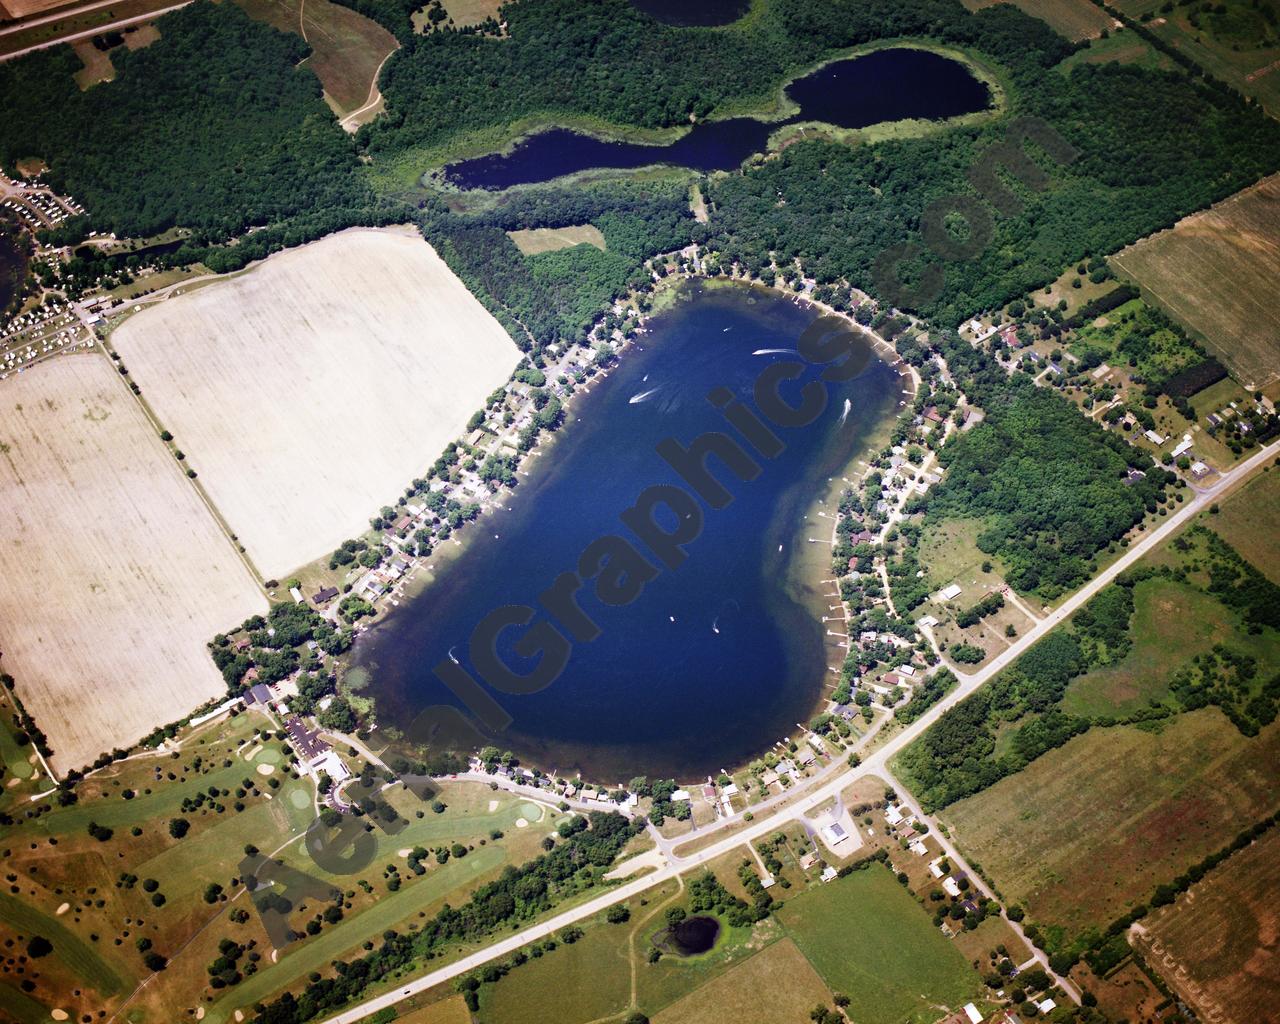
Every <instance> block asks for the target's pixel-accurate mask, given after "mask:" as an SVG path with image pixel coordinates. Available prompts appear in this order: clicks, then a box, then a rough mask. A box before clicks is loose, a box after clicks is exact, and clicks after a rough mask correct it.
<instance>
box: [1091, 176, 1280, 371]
mask: <svg viewBox="0 0 1280 1024" xmlns="http://www.w3.org/2000/svg"><path fill="white" fill-rule="evenodd" d="M1111 260H1112V262H1113V263H1114V264H1115V266H1116V267H1118V268H1119V270H1120V271H1122V272H1123V273H1124V274H1125V275H1127V276H1129V277H1131V278H1133V279H1134V280H1135V281H1137V283H1138V284H1139V285H1140V286H1141V287H1142V291H1143V296H1144V298H1150V299H1153V300H1155V301H1156V303H1157V304H1159V305H1161V306H1163V307H1164V308H1165V309H1166V310H1168V311H1169V312H1170V313H1171V314H1172V315H1173V316H1174V317H1176V318H1177V319H1179V320H1181V321H1182V322H1183V323H1184V324H1186V325H1187V326H1188V327H1189V328H1191V329H1192V330H1193V331H1194V332H1195V333H1197V334H1199V335H1200V336H1202V337H1203V338H1204V339H1205V341H1206V342H1207V343H1208V344H1209V345H1210V347H1211V348H1213V350H1214V351H1215V352H1216V353H1217V354H1218V355H1219V356H1220V357H1221V358H1222V361H1223V362H1224V363H1226V365H1227V367H1228V368H1229V369H1230V370H1231V371H1232V375H1233V376H1234V377H1236V378H1238V379H1239V380H1240V381H1241V382H1242V383H1244V384H1246V385H1249V386H1252V387H1260V386H1262V385H1265V384H1267V383H1268V382H1270V381H1273V380H1275V379H1277V377H1280V306H1277V305H1276V303H1275V301H1274V296H1275V282H1276V281H1277V280H1280V175H1272V176H1271V177H1270V178H1264V179H1263V180H1262V181H1260V182H1259V183H1258V184H1257V185H1254V186H1252V187H1251V188H1247V189H1245V190H1244V191H1243V192H1238V193H1236V195H1234V196H1232V197H1231V198H1229V199H1226V200H1223V202H1221V203H1219V204H1218V205H1217V206H1215V207H1213V208H1212V209H1209V210H1205V211H1204V212H1202V213H1197V214H1193V215H1192V216H1190V217H1186V218H1184V219H1183V220H1182V221H1180V222H1179V223H1178V224H1176V225H1175V226H1174V227H1172V228H1169V229H1168V230H1167V231H1161V232H1160V233H1159V234H1156V235H1152V236H1150V237H1149V238H1144V239H1143V240H1142V241H1140V242H1138V243H1136V244H1135V245H1131V246H1129V247H1128V248H1127V249H1124V250H1123V251H1121V252H1120V253H1118V254H1117V255H1115V256H1113V257H1111Z"/></svg>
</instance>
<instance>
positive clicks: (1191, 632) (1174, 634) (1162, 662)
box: [1062, 579, 1243, 717]
mask: <svg viewBox="0 0 1280 1024" xmlns="http://www.w3.org/2000/svg"><path fill="white" fill-rule="evenodd" d="M1133 599H1134V610H1133V621H1132V623H1131V624H1130V627H1129V633H1130V635H1131V636H1132V637H1133V647H1132V649H1131V650H1130V651H1129V652H1128V653H1127V654H1126V655H1125V656H1124V657H1123V658H1121V659H1120V660H1119V661H1117V662H1115V663H1114V664H1111V665H1105V666H1103V667H1101V668H1095V669H1092V670H1091V671H1089V672H1086V673H1085V674H1084V675H1082V676H1078V677H1077V678H1075V679H1073V680H1071V682H1070V683H1069V684H1068V685H1067V692H1066V696H1065V697H1064V698H1063V701H1062V706H1063V709H1064V710H1066V711H1067V712H1069V713H1070V714H1073V715H1085V716H1088V717H1097V716H1102V715H1129V714H1132V713H1134V712H1135V711H1138V710H1140V709H1142V708H1144V707H1146V706H1147V705H1148V703H1149V702H1152V701H1163V700H1165V699H1166V698H1167V697H1168V696H1169V679H1170V677H1171V676H1172V675H1173V674H1174V673H1175V672H1177V671H1178V669H1180V668H1182V667H1183V666H1185V665H1187V664H1188V663H1189V662H1190V661H1191V659H1192V658H1194V657H1196V656H1197V655H1200V654H1204V653H1206V652H1208V651H1210V650H1212V649H1213V647H1214V645H1215V644H1220V643H1225V642H1227V641H1230V640H1233V639H1235V638H1236V632H1237V629H1238V628H1239V622H1238V617H1237V616H1236V615H1235V614H1234V613H1232V612H1231V611H1230V610H1229V609H1228V608H1226V607H1225V606H1224V605H1222V604H1221V602H1219V601H1218V600H1217V599H1216V598H1214V597H1211V596H1210V595H1208V594H1205V593H1203V592H1202V591H1200V590H1197V589H1196V588H1195V587H1192V586H1190V585H1188V584H1186V583H1178V582H1175V581H1173V580H1162V579H1153V580H1146V581H1144V582H1143V583H1141V584H1139V585H1138V586H1137V587H1135V588H1134V594H1133ZM1241 639H1243V633H1242V634H1241Z"/></svg>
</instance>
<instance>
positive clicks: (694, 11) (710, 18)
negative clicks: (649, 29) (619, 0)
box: [631, 0, 751, 27]
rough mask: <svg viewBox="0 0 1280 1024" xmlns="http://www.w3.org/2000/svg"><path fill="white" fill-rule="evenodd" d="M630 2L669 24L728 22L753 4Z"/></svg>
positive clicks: (736, 0)
mask: <svg viewBox="0 0 1280 1024" xmlns="http://www.w3.org/2000/svg"><path fill="white" fill-rule="evenodd" d="M631 6H632V7H634V8H635V9H636V10H637V11H643V12H644V13H645V14H647V15H649V17H651V18H654V19H656V20H658V21H661V22H664V23H665V24H667V25H683V26H687V27H698V26H708V25H728V24H730V23H732V22H735V21H737V20H738V19H739V18H741V17H742V16H743V15H744V14H746V13H747V9H748V8H749V7H750V6H751V0H631Z"/></svg>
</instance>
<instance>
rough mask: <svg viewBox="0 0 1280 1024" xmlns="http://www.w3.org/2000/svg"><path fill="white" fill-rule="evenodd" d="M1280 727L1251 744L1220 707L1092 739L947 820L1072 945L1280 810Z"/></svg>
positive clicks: (1004, 884) (972, 853) (1011, 892)
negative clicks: (1278, 773) (1278, 772)
mask: <svg viewBox="0 0 1280 1024" xmlns="http://www.w3.org/2000/svg"><path fill="white" fill-rule="evenodd" d="M1277 763H1280V724H1277V725H1271V726H1268V727H1266V728H1265V729H1263V730H1262V732H1261V733H1260V734H1259V735H1258V736H1256V737H1254V738H1252V739H1247V738H1246V737H1244V736H1242V735H1241V734H1240V732H1239V731H1238V730H1237V729H1236V728H1235V726H1233V725H1232V724H1231V723H1230V722H1229V721H1228V720H1227V719H1226V717H1225V716H1224V715H1222V713H1221V712H1219V711H1218V710H1217V709H1216V708H1205V709H1203V710H1200V711H1193V712H1190V713H1187V714H1182V715H1178V716H1176V717H1175V718H1173V719H1170V720H1169V721H1168V722H1167V723H1165V725H1164V728H1163V730H1162V731H1160V732H1159V733H1155V732H1147V731H1144V730H1143V729H1139V728H1137V727H1135V726H1119V727H1115V728H1110V729H1103V728H1094V729H1090V730H1089V731H1088V732H1087V733H1085V734H1084V735H1083V736H1078V737H1076V738H1075V739H1073V740H1070V741H1069V742H1068V743H1066V744H1065V745H1064V746H1062V747H1059V748H1058V749H1056V750H1052V751H1050V752H1049V753H1047V754H1045V755H1044V756H1043V757H1040V758H1037V759H1036V760H1035V761H1033V762H1032V763H1031V764H1030V765H1028V766H1027V767H1026V768H1024V769H1022V771H1020V772H1017V773H1016V774H1014V775H1011V776H1009V777H1007V778H1005V779H1002V780H1001V781H999V782H997V783H996V784H995V785H994V786H992V787H990V788H989V789H986V790H984V791H983V792H981V793H979V794H977V795H976V796H972V797H969V798H968V799H966V800H962V801H960V802H959V803H957V804H955V805H953V806H952V807H950V808H948V809H947V810H946V811H945V812H943V814H942V815H941V817H942V818H943V819H944V820H945V822H946V823H947V824H948V825H949V826H950V827H951V834H952V837H953V839H954V840H955V841H956V843H957V844H958V845H959V847H960V849H961V851H962V852H963V853H964V854H965V855H966V856H967V857H969V858H970V859H971V860H973V861H974V862H975V863H977V864H980V865H981V866H982V868H983V870H984V871H985V872H986V873H987V875H988V876H989V877H990V878H991V879H992V880H993V881H994V882H995V884H996V886H997V887H999V889H1000V891H1001V892H1002V894H1003V895H1004V896H1005V898H1007V899H1008V900H1010V901H1012V902H1015V903H1022V904H1024V905H1025V906H1026V908H1027V916H1028V917H1029V918H1030V919H1031V920H1033V921H1035V922H1036V924H1038V925H1039V926H1040V927H1041V930H1042V931H1050V932H1051V940H1052V932H1053V931H1056V930H1057V929H1062V930H1063V931H1062V932H1059V933H1058V934H1061V935H1065V936H1066V937H1067V938H1068V939H1069V938H1070V937H1072V936H1074V935H1078V934H1079V933H1080V932H1081V931H1083V930H1084V929H1085V928H1088V927H1090V926H1095V927H1105V926H1106V925H1108V924H1109V923H1110V922H1111V921H1113V920H1114V919H1115V918H1116V917H1118V916H1120V914H1122V913H1124V912H1125V911H1126V910H1127V909H1128V908H1130V907H1132V906H1134V905H1135V904H1137V903H1141V902H1145V901H1146V899H1147V898H1148V897H1149V896H1150V894H1151V891H1152V890H1153V889H1154V888H1155V886H1156V885H1158V884H1160V883H1161V882H1169V881H1172V880H1173V879H1174V878H1175V877H1177V875H1179V874H1180V873H1181V872H1182V871H1184V870H1185V869H1186V868H1187V867H1189V866H1190V865H1191V864H1194V863H1195V862H1197V861H1199V860H1201V859H1202V858H1203V857H1205V856H1206V855H1208V854H1209V853H1212V852H1213V851H1214V850H1217V849H1219V848H1220V847H1222V846H1224V845H1226V843H1227V842H1229V841H1230V840H1231V839H1232V838H1233V837H1234V836H1235V835H1236V833H1237V832H1239V831H1240V829H1241V828H1242V827H1244V826H1245V825H1248V824H1252V823H1253V822H1254V821H1257V820H1258V819H1260V818H1262V817H1263V816H1265V815H1267V814H1270V813H1271V812H1272V811H1274V810H1276V808H1277V805H1280V796H1277V794H1276V790H1275V765H1276V764H1277Z"/></svg>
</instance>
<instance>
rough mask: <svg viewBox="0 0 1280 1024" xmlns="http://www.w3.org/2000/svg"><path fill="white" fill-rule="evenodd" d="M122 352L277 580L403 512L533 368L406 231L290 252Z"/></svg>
mask: <svg viewBox="0 0 1280 1024" xmlns="http://www.w3.org/2000/svg"><path fill="white" fill-rule="evenodd" d="M112 343H113V344H114V346H115V347H116V349H117V351H119V353H120V354H121V356H122V357H123V359H124V361H125V363H126V364H127V365H128V366H129V369H130V372H131V373H132V375H133V378H134V380H136V381H137V382H138V384H139V385H140V386H141V388H142V392H143V395H144V396H145V397H146V398H147V400H148V401H149V402H150V403H151V406H152V408H153V409H154V410H155V411H156V414H157V416H158V417H159V419H160V420H161V421H162V423H163V425H164V426H165V428H166V429H168V430H170V431H171V432H172V433H173V434H174V436H175V438H176V441H175V443H176V444H178V445H179V446H181V448H182V449H183V451H185V452H186V454H187V456H188V459H189V461H190V465H192V466H193V467H194V468H195V469H196V470H197V471H198V472H199V474H200V481H201V483H203V484H204V486H205V489H206V491H207V492H208V494H209V495H210V496H211V498H212V500H213V502H214V504H215V505H217V507H218V510H219V511H220V512H221V513H222V515H223V516H224V517H225V519H226V520H227V522H228V523H229V524H230V525H231V528H232V530H233V531H235V532H236V534H237V535H238V536H239V538H240V542H241V543H242V544H244V546H245V548H246V549H247V551H248V553H249V556H250V558H252V560H253V562H254V563H255V565H256V567H257V568H258V570H259V571H260V572H262V573H263V574H264V575H267V576H280V577H283V576H284V575H285V574H286V573H287V572H288V571H289V570H291V569H294V568H296V567H298V566H301V565H303V564H304V563H306V562H310V561H312V560H313V559H315V558H318V557H320V556H321V555H324V554H325V553H327V552H328V551H330V550H331V549H332V548H334V547H336V546H337V545H338V544H339V543H341V542H342V540H343V539H344V538H346V537H349V536H351V535H353V534H356V533H359V532H360V531H361V530H363V529H364V528H365V527H366V524H367V522H368V519H369V517H370V516H372V515H373V514H375V513H376V512H377V510H378V509H379V508H380V507H381V506H382V505H385V504H387V503H389V502H394V500H395V499H396V498H397V497H398V496H399V495H400V494H401V493H402V491H403V489H404V487H405V486H406V485H407V484H408V483H409V481H411V480H412V479H413V478H414V477H415V476H419V475H421V474H422V472H423V471H424V470H425V468H426V467H427V466H429V465H430V464H431V463H432V462H434V461H435V459H436V458H437V457H438V456H439V454H440V452H441V451H442V450H443V449H444V446H445V445H446V444H447V443H448V442H449V441H450V440H452V439H453V438H455V437H457V436H458V434H460V433H461V432H462V429H463V427H465V426H466V423H467V420H468V418H469V417H470V416H471V414H472V413H473V412H475V410H476V409H478V408H479V407H480V406H481V405H483V404H484V400H485V397H486V396H487V395H489V394H490V392H492V391H493V389H494V388H496V387H498V386H499V385H501V384H502V383H503V382H505V381H506V380H507V378H508V377H509V376H510V374H511V371H512V370H513V369H514V368H515V365H516V363H517V362H518V361H519V359H520V352H519V350H518V349H517V348H516V347H515V345H514V344H513V343H512V341H511V339H510V337H508V336H507V334H506V332H505V331H504V330H503V329H502V328H501V327H500V326H499V325H498V322H497V321H496V320H494V319H493V317H492V316H490V315H489V313H488V312H487V311H486V310H485V308H484V307H483V306H481V305H480V303H479V302H478V301H476V299H475V298H474V296H472V295H471V293H470V292H468V291H467V289H466V288H465V287H464V285H463V284H462V282H461V281H459V280H458V278H457V277H455V276H454V275H453V272H452V271H450V270H449V268H448V267H447V266H446V265H445V263H444V261H443V260H441V259H440V257H439V256H438V255H436V252H435V250H434V249H432V248H431V246H429V245H428V244H427V243H426V242H425V241H423V240H422V238H421V237H420V236H419V235H418V234H417V233H416V232H414V231H412V230H411V229H407V228H391V229H382V230H371V229H351V230H348V231H343V232H341V233H339V234H336V235H330V236H329V237H328V238H325V239H322V240H321V241H319V242H313V243H311V244H310V245H305V246H302V247H301V248H298V249H291V250H288V251H287V252H282V253H277V254H276V255H274V256H271V257H270V258H269V259H267V260H266V261H265V262H264V263H263V264H261V265H260V266H258V267H256V268H254V269H253V270H251V271H249V272H248V273H246V274H242V275H240V276H239V277H236V278H234V279H233V280H229V281H218V282H214V283H212V284H209V285H207V286H206V287H203V288H200V289H198V290H196V291H192V292H187V293H185V294H183V295H180V296H177V297H176V298H171V299H167V300H166V301H164V302H162V303H159V304H157V305H155V306H152V307H151V308H149V309H145V310H143V311H142V312H141V313H139V314H137V315H136V316H134V317H132V318H130V319H129V320H126V321H125V322H124V323H123V324H122V325H121V326H120V327H119V328H117V329H116V331H115V333H114V334H113V335H112ZM226 625H228V623H225V622H224V623H223V626H224V627H225V626H226Z"/></svg>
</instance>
